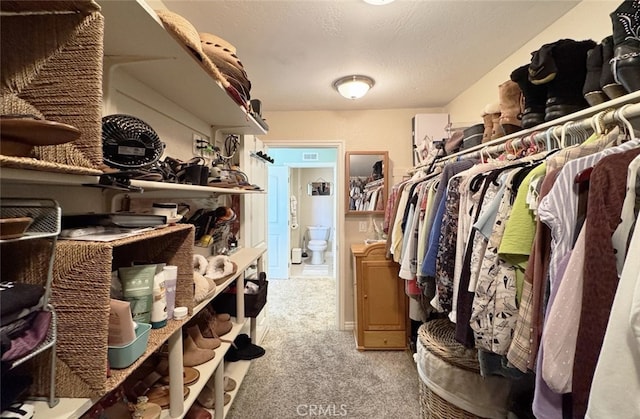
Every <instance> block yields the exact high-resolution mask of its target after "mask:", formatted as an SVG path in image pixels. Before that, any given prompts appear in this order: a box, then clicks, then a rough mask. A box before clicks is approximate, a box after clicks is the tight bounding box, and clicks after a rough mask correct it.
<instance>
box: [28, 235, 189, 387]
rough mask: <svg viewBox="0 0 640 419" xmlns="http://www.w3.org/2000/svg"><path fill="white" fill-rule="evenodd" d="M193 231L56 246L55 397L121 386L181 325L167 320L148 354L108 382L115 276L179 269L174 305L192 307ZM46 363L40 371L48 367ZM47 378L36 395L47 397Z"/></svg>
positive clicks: (63, 242) (40, 379)
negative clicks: (137, 265) (151, 265)
mask: <svg viewBox="0 0 640 419" xmlns="http://www.w3.org/2000/svg"><path fill="white" fill-rule="evenodd" d="M192 255H193V227H192V226H187V225H180V226H175V227H168V228H165V229H161V230H155V231H151V232H147V233H143V234H141V235H138V236H133V237H129V238H126V239H121V240H116V241H113V242H106V243H102V242H81V241H72V240H60V241H58V244H57V246H56V255H55V265H54V273H53V285H52V295H51V303H52V304H53V305H54V307H55V308H56V312H57V313H58V344H57V345H58V346H57V360H56V395H59V396H60V397H89V398H95V397H99V396H102V395H104V394H106V393H107V392H108V391H110V390H112V389H113V388H115V387H117V385H119V384H120V383H121V382H122V381H123V380H124V379H125V378H126V376H127V375H128V373H129V372H130V371H131V370H133V369H134V368H136V367H137V366H138V365H139V364H140V363H142V361H144V359H145V358H146V357H148V356H149V355H150V353H151V352H153V351H154V350H155V349H157V348H158V347H159V346H160V345H161V344H162V343H163V342H164V341H165V340H166V339H167V338H168V337H169V335H170V334H172V333H173V332H174V331H175V330H177V329H178V328H180V327H181V326H182V323H183V322H177V321H173V320H172V321H169V323H168V325H167V326H165V327H164V328H161V329H155V330H153V331H152V332H151V334H150V336H149V344H148V348H147V351H146V352H145V354H144V355H143V357H141V358H140V359H139V360H138V361H136V362H135V363H134V364H133V365H132V366H131V367H129V369H125V370H111V377H110V378H108V379H107V335H108V320H109V304H110V286H111V272H112V270H114V269H117V268H118V267H121V266H129V265H130V264H131V262H132V261H140V260H145V261H158V262H161V261H162V262H166V263H168V264H170V265H176V266H178V282H177V286H176V306H186V307H188V308H189V310H191V309H192V308H193V305H194V302H193V268H192V266H191V264H192V258H193V256H192ZM47 367H48V366H47V364H46V360H42V361H40V362H38V365H37V368H39V369H42V370H43V371H44V370H45V369H46V368H47ZM45 377H46V374H38V375H36V376H35V378H34V385H33V387H32V390H31V392H32V394H36V395H38V394H43V393H44V391H45V390H46V385H47V383H46V382H45V380H44V378H45Z"/></svg>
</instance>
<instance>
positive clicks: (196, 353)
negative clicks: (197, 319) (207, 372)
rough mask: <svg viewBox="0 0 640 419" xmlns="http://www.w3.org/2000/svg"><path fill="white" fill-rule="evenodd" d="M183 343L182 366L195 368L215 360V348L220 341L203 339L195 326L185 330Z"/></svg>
mask: <svg viewBox="0 0 640 419" xmlns="http://www.w3.org/2000/svg"><path fill="white" fill-rule="evenodd" d="M183 340H184V342H183V354H182V356H183V360H182V362H183V365H184V366H185V367H195V366H197V365H201V364H204V363H205V362H208V361H210V360H212V359H213V358H215V356H216V351H215V350H214V349H215V348H217V347H219V346H220V343H221V342H220V339H217V338H205V337H204V336H202V334H201V333H200V328H199V327H198V326H197V325H194V326H191V327H189V328H188V329H187V334H186V336H185V337H184V339H183Z"/></svg>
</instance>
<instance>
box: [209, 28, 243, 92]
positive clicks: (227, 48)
mask: <svg viewBox="0 0 640 419" xmlns="http://www.w3.org/2000/svg"><path fill="white" fill-rule="evenodd" d="M199 36H200V44H201V49H202V51H203V53H204V54H205V55H206V56H207V57H208V58H209V59H210V60H211V62H213V63H214V64H215V65H216V67H218V69H219V70H220V72H221V73H222V74H223V75H224V76H225V77H226V79H227V80H228V81H229V83H231V84H232V85H233V86H234V87H235V88H236V90H238V91H239V92H240V93H241V94H243V96H245V97H246V99H247V100H248V99H249V92H250V91H251V82H250V81H249V78H248V76H247V73H246V72H245V70H244V66H243V65H242V62H240V59H239V58H238V56H237V55H236V48H235V47H234V46H233V45H231V44H230V43H229V42H227V41H225V40H224V39H222V38H220V37H219V36H216V35H212V34H210V33H200V34H199Z"/></svg>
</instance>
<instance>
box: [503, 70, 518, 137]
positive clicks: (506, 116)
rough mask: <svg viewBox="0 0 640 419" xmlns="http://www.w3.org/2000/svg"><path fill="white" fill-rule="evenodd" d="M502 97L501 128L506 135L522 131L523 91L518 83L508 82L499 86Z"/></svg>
mask: <svg viewBox="0 0 640 419" xmlns="http://www.w3.org/2000/svg"><path fill="white" fill-rule="evenodd" d="M498 92H499V97H500V127H501V128H502V132H504V133H505V135H508V134H513V133H514V132H516V131H520V130H521V129H522V120H521V118H522V111H523V109H522V105H521V104H522V101H523V97H522V90H520V87H518V83H516V82H514V81H512V80H507V81H505V82H504V83H502V84H500V85H499V86H498Z"/></svg>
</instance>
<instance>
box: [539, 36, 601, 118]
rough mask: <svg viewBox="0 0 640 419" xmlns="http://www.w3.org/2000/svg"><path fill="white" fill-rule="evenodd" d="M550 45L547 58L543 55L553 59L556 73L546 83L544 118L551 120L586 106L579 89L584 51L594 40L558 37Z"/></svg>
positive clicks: (592, 44) (581, 82) (582, 77)
mask: <svg viewBox="0 0 640 419" xmlns="http://www.w3.org/2000/svg"><path fill="white" fill-rule="evenodd" d="M551 45H552V47H551V49H550V54H551V57H546V58H547V60H550V61H553V63H554V66H555V67H556V68H557V73H556V75H555V77H554V78H553V79H552V80H550V81H549V82H548V83H547V88H548V90H547V102H546V106H545V115H544V120H545V121H552V120H554V119H557V118H560V117H563V116H565V115H569V114H571V113H574V112H577V111H579V110H581V109H585V108H587V107H588V106H589V103H588V102H587V101H586V100H585V98H584V96H583V95H582V88H583V87H584V83H585V79H586V76H587V65H586V62H587V52H588V51H589V50H591V49H593V48H594V47H595V46H596V43H595V42H594V41H592V40H590V39H589V40H585V41H574V40H572V39H561V40H559V41H556V42H555V43H554V44H551ZM532 62H533V60H532Z"/></svg>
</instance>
